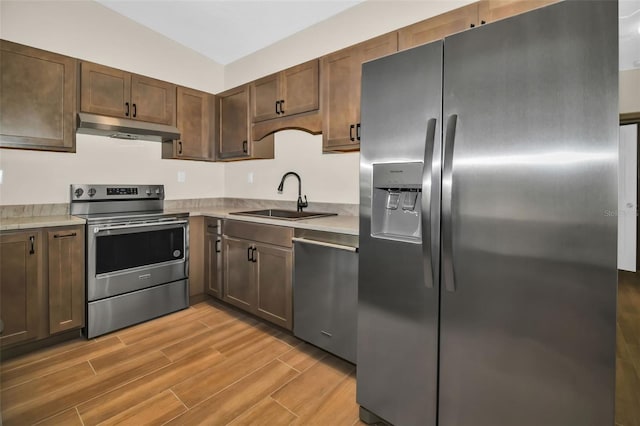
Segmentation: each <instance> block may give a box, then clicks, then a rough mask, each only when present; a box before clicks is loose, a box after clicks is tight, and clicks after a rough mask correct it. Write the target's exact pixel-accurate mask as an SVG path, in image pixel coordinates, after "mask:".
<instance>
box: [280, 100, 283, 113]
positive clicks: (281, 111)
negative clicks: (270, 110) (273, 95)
mask: <svg viewBox="0 0 640 426" xmlns="http://www.w3.org/2000/svg"><path fill="white" fill-rule="evenodd" d="M282 105H284V100H281V101H280V114H284V108H282Z"/></svg>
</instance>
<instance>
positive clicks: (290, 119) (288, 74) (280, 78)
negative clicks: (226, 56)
mask: <svg viewBox="0 0 640 426" xmlns="http://www.w3.org/2000/svg"><path fill="white" fill-rule="evenodd" d="M318 63H319V61H318V59H314V60H312V61H309V62H305V63H304V64H300V65H297V66H295V67H291V68H289V69H286V70H284V71H281V72H279V73H277V74H272V75H270V76H267V77H263V78H261V79H259V80H256V81H254V82H253V83H251V86H250V87H251V121H252V123H253V127H252V132H253V133H252V135H253V139H254V140H261V139H262V138H264V137H265V136H266V135H269V134H271V133H274V132H276V131H278V130H284V129H300V130H305V131H307V132H309V133H312V134H318V133H320V132H321V131H322V116H321V114H320V111H319V109H320V89H319V86H320V76H319V69H318V68H319V66H318Z"/></svg>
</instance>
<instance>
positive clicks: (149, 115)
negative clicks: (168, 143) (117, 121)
mask: <svg viewBox="0 0 640 426" xmlns="http://www.w3.org/2000/svg"><path fill="white" fill-rule="evenodd" d="M131 117H132V118H133V119H135V120H141V121H147V122H149V123H159V124H167V125H174V124H175V122H176V121H175V120H176V86H175V85H173V84H171V83H167V82H165V81H160V80H155V79H153V78H149V77H143V76H141V75H135V74H133V75H132V76H131Z"/></svg>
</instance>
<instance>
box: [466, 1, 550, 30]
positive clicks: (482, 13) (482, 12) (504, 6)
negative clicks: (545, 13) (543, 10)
mask: <svg viewBox="0 0 640 426" xmlns="http://www.w3.org/2000/svg"><path fill="white" fill-rule="evenodd" d="M558 1H559V0H482V1H480V2H479V12H478V15H479V20H480V24H486V23H489V22H494V21H498V20H500V19H504V18H508V17H510V16H514V15H519V14H521V13H525V12H528V11H530V10H533V9H537V8H539V7H543V6H546V5H549V4H552V3H557V2H558Z"/></svg>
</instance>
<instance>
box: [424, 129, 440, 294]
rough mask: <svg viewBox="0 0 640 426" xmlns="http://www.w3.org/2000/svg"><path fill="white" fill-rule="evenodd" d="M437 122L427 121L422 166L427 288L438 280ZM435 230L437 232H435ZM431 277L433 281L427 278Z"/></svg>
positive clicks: (431, 286)
mask: <svg viewBox="0 0 640 426" xmlns="http://www.w3.org/2000/svg"><path fill="white" fill-rule="evenodd" d="M436 123H437V120H436V119H435V118H430V119H429V121H427V137H426V140H425V144H424V163H423V164H424V165H423V166H422V167H423V168H422V255H423V259H424V278H425V279H424V281H425V286H426V287H427V288H433V286H434V283H436V282H437V281H438V276H437V271H438V267H437V265H436V264H435V262H436V259H435V256H433V255H434V253H432V251H431V240H432V239H433V237H434V235H437V229H436V230H434V227H435V226H436V224H435V223H434V222H435V220H432V219H435V218H434V217H433V215H432V214H431V208H432V202H433V193H434V191H433V175H432V172H433V170H432V166H433V156H434V155H435V154H434V153H435V150H436V145H435V137H436ZM434 231H435V232H434ZM428 277H431V281H429V280H428V279H427V278H428Z"/></svg>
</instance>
